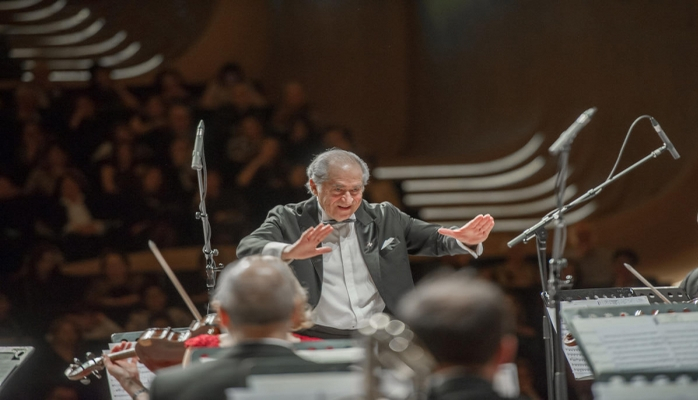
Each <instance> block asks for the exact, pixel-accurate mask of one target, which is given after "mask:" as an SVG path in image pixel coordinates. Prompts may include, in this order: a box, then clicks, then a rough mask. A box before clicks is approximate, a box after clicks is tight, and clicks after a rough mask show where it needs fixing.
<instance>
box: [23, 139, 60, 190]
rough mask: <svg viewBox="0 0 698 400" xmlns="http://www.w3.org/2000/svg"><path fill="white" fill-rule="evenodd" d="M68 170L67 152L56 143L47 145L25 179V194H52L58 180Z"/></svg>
mask: <svg viewBox="0 0 698 400" xmlns="http://www.w3.org/2000/svg"><path fill="white" fill-rule="evenodd" d="M68 171H69V160H68V154H66V152H65V151H64V150H63V149H62V148H61V147H60V146H58V145H57V144H54V145H52V146H51V147H49V148H48V149H47V150H46V152H45V154H42V155H41V156H40V161H39V163H38V165H37V166H36V167H35V168H33V169H32V170H31V172H30V173H29V176H28V177H27V181H26V182H25V183H24V192H25V193H26V194H29V195H32V194H38V195H42V196H53V194H54V193H56V190H57V186H58V182H60V181H61V180H62V178H63V177H64V176H65V175H66V174H67V173H68Z"/></svg>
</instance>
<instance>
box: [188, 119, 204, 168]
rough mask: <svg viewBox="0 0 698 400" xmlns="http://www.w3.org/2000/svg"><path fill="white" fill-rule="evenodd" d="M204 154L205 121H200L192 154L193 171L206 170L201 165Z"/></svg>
mask: <svg viewBox="0 0 698 400" xmlns="http://www.w3.org/2000/svg"><path fill="white" fill-rule="evenodd" d="M203 152H204V120H203V119H202V120H201V121H199V126H198V127H196V141H194V151H192V152H191V169H194V170H197V171H200V170H201V169H203V168H204V166H203V165H202V163H201V160H202V157H201V155H202V154H203Z"/></svg>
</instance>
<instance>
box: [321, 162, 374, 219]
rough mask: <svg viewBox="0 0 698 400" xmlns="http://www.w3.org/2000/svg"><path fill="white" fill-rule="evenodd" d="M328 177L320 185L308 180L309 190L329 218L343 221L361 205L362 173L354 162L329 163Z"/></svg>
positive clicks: (362, 190) (362, 191) (362, 192)
mask: <svg viewBox="0 0 698 400" xmlns="http://www.w3.org/2000/svg"><path fill="white" fill-rule="evenodd" d="M328 175H329V177H328V179H327V181H325V182H323V183H322V184H321V185H317V184H315V182H313V180H312V179H311V180H310V190H311V191H312V192H313V194H314V195H315V196H317V199H318V203H320V207H322V209H323V210H325V213H327V215H329V216H330V218H332V219H335V220H337V221H344V220H345V219H347V218H349V217H351V215H352V214H354V212H355V211H356V210H357V209H358V208H359V206H360V205H361V199H362V197H363V194H364V184H363V174H362V172H361V167H359V166H358V165H356V164H353V163H351V164H342V165H330V168H329V170H328Z"/></svg>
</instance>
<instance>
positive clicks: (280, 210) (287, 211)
mask: <svg viewBox="0 0 698 400" xmlns="http://www.w3.org/2000/svg"><path fill="white" fill-rule="evenodd" d="M314 201H315V198H314V197H311V198H310V199H308V200H305V201H301V202H300V203H290V204H284V205H278V206H276V207H274V208H272V209H271V210H270V211H269V215H279V216H294V217H299V216H301V215H303V213H305V212H307V211H308V209H309V208H310V206H311V202H314Z"/></svg>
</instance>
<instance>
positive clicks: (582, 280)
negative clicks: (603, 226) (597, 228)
mask: <svg viewBox="0 0 698 400" xmlns="http://www.w3.org/2000/svg"><path fill="white" fill-rule="evenodd" d="M568 232H569V242H570V249H569V257H568V258H569V259H570V261H571V262H573V263H575V264H576V266H577V272H578V275H579V276H575V277H574V278H575V282H576V284H575V287H577V288H580V289H585V288H607V287H611V285H613V275H614V270H613V268H612V267H611V253H610V251H608V250H607V249H604V248H602V247H600V246H598V244H597V243H596V237H595V235H594V231H593V229H592V227H591V226H589V225H588V224H586V223H583V222H580V223H577V224H575V225H573V226H572V227H570V228H569V230H568Z"/></svg>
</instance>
